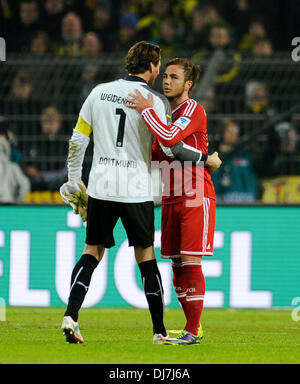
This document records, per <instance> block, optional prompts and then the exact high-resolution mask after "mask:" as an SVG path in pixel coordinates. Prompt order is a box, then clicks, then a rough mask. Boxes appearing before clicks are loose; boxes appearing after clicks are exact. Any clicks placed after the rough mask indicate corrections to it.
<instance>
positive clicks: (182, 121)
mask: <svg viewBox="0 0 300 384" xmlns="http://www.w3.org/2000/svg"><path fill="white" fill-rule="evenodd" d="M190 122H191V119H189V118H187V117H183V116H181V117H179V119H177V120H176V121H175V123H174V125H176V127H178V128H180V129H181V130H182V131H184V130H185V129H186V127H187V126H188V125H189V124H190Z"/></svg>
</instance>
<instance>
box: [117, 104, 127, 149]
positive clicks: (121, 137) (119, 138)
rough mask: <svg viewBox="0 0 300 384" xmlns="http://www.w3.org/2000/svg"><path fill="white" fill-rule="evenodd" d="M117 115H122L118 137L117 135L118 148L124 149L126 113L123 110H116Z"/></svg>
mask: <svg viewBox="0 0 300 384" xmlns="http://www.w3.org/2000/svg"><path fill="white" fill-rule="evenodd" d="M116 114H117V115H120V122H119V127H118V135H117V143H116V146H117V147H123V140H124V131H125V121H126V113H125V112H124V111H123V109H121V108H117V109H116Z"/></svg>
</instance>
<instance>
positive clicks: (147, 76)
mask: <svg viewBox="0 0 300 384" xmlns="http://www.w3.org/2000/svg"><path fill="white" fill-rule="evenodd" d="M130 76H136V77H140V78H141V79H143V80H145V81H146V83H147V84H148V85H149V81H150V79H151V74H150V73H149V72H145V73H138V74H136V75H130Z"/></svg>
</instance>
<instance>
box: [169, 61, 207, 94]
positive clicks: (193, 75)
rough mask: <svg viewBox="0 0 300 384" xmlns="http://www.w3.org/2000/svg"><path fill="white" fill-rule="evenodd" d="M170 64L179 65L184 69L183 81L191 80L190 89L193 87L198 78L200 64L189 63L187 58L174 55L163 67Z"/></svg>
mask: <svg viewBox="0 0 300 384" xmlns="http://www.w3.org/2000/svg"><path fill="white" fill-rule="evenodd" d="M170 65H180V66H182V68H183V69H184V79H185V81H192V82H193V85H192V86H191V88H190V92H191V90H192V89H193V88H194V86H195V85H196V83H197V82H198V81H199V79H200V73H201V67H200V65H195V64H193V63H191V62H190V61H189V60H187V59H183V58H179V57H176V58H174V59H171V60H169V61H168V62H167V64H166V66H165V68H167V67H169V66H170Z"/></svg>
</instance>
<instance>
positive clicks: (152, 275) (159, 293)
mask: <svg viewBox="0 0 300 384" xmlns="http://www.w3.org/2000/svg"><path fill="white" fill-rule="evenodd" d="M139 268H140V271H141V275H142V281H143V286H144V290H145V295H146V298H147V302H148V305H149V310H150V313H151V318H152V322H153V333H161V334H162V335H163V336H166V335H167V332H166V329H165V326H164V321H163V317H164V299H163V295H164V292H163V286H162V282H161V276H160V272H159V269H158V266H157V262H156V260H149V261H145V262H142V263H140V264H139Z"/></svg>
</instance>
